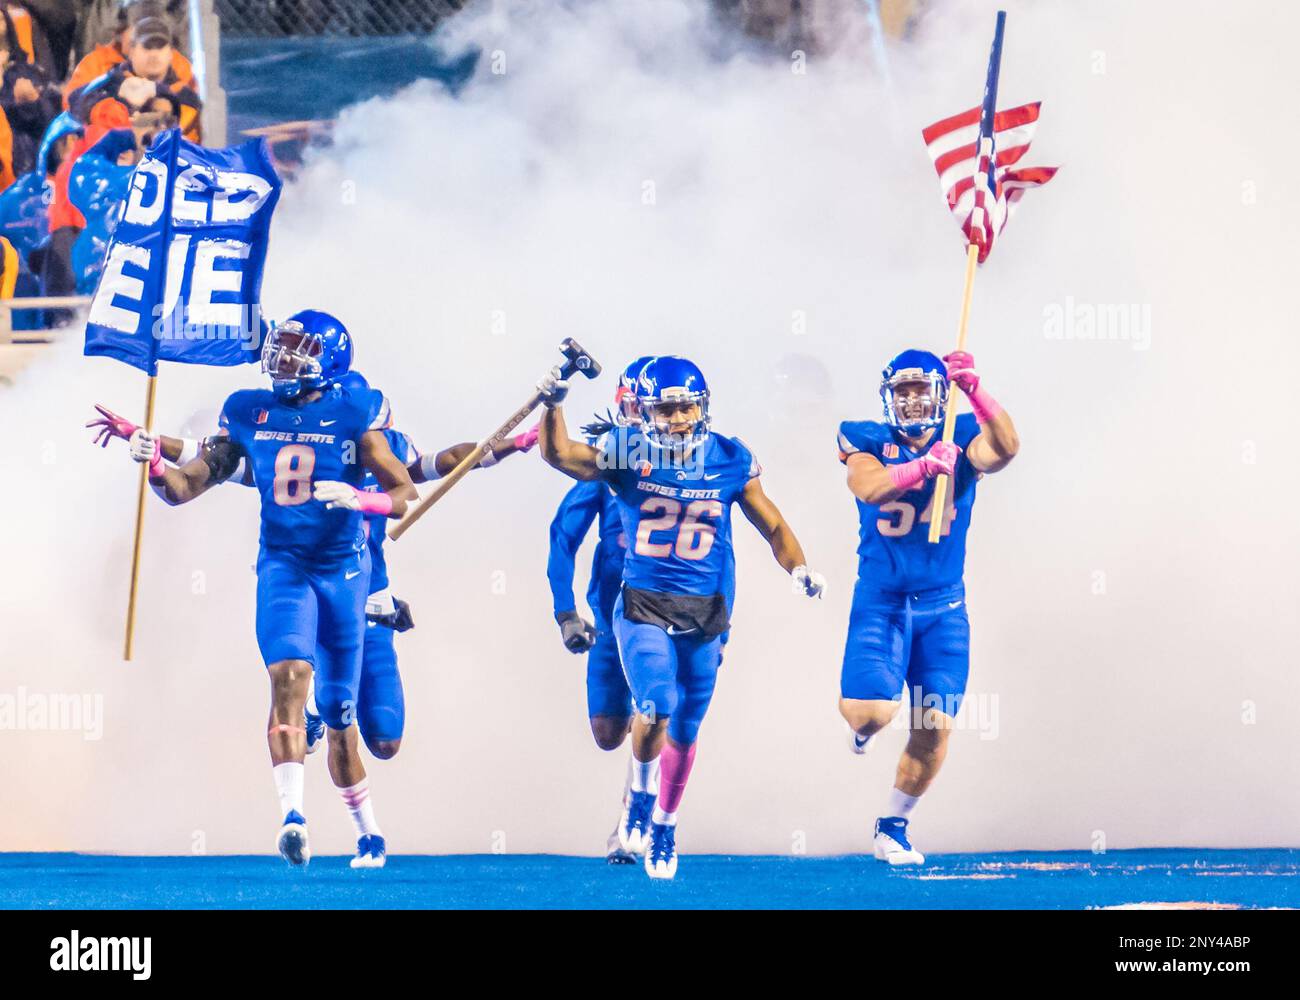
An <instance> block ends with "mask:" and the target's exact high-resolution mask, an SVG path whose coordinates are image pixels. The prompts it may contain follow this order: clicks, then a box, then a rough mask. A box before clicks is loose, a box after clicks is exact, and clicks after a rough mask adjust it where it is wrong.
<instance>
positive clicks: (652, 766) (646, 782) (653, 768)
mask: <svg viewBox="0 0 1300 1000" xmlns="http://www.w3.org/2000/svg"><path fill="white" fill-rule="evenodd" d="M631 766H632V785H631V788H632V791H634V792H649V793H650V794H651V795H658V794H659V758H658V757H656V758H655V759H654V760H647V761H639V760H637V759H636V757H633V758H632V764H631Z"/></svg>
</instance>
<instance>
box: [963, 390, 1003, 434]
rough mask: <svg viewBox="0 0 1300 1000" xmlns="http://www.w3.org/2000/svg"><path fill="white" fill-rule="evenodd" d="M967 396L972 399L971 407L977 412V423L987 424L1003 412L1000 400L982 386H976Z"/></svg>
mask: <svg viewBox="0 0 1300 1000" xmlns="http://www.w3.org/2000/svg"><path fill="white" fill-rule="evenodd" d="M966 398H967V399H969V400H970V408H971V409H972V410H973V411H974V412H975V422H976V423H977V424H980V425H983V424H987V423H988V422H989V421H990V420H992V419H993V418H994V417H996V416H997V415H998V414H999V413H1001V412H1002V407H1001V406H999V405H998V401H997V400H996V399H994V398H993V397H992V396H990V395H989V394H988V393H987V392H986V391H985V390H984V389H983V388H982V387H980V386H976V387H975V391H974V392H972V393H971V394H970V395H968V396H967V397H966Z"/></svg>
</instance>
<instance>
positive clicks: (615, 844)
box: [605, 826, 636, 865]
mask: <svg viewBox="0 0 1300 1000" xmlns="http://www.w3.org/2000/svg"><path fill="white" fill-rule="evenodd" d="M620 829H622V827H621V826H620V827H615V828H614V830H613V831H611V833H610V835H609V837H608V838H607V839H606V840H605V860H606V861H608V862H609V863H610V864H611V865H634V864H636V855H635V854H633V853H632V852H631V851H625V850H623V844H622V842H621V841H620V840H619V836H618V833H619V830H620Z"/></svg>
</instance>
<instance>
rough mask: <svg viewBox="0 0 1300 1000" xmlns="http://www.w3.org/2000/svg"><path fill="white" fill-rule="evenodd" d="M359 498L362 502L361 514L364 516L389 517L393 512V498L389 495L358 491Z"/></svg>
mask: <svg viewBox="0 0 1300 1000" xmlns="http://www.w3.org/2000/svg"><path fill="white" fill-rule="evenodd" d="M357 496H358V497H359V498H360V500H361V513H363V514H383V515H384V516H385V517H387V516H388V515H389V514H391V513H392V512H393V498H392V497H390V496H389V495H388V494H387V493H370V492H368V491H366V490H357Z"/></svg>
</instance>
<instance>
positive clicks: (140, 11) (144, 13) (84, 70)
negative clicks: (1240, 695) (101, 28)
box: [63, 0, 198, 108]
mask: <svg viewBox="0 0 1300 1000" xmlns="http://www.w3.org/2000/svg"><path fill="white" fill-rule="evenodd" d="M153 18H157V19H161V20H162V21H163V22H164V23H165V24H167V25H168V27H169V29H170V21H169V19H168V17H167V8H166V4H164V3H162V2H161V0H136V2H135V3H132V4H130V5H128V6H123V7H122V8H121V10H120V11H119V12H118V21H117V24H118V28H117V34H116V35H115V36H114V37H113V41H112V42H110V43H108V44H107V45H98V46H96V47H95V48H94V49H92V50H91V51H90V52H88V53H87V54H86V55H85V57H84V58H83V59H82V60H81V62H79V63H77V68H76V69H74V70H73V71H72V76H71V77H70V78H69V80H68V85H67V87H66V88H65V89H64V93H65V95H67V96H65V97H64V101H63V106H64V107H65V108H67V107H69V103H68V97H69V96H71V94H72V92H73V91H75V90H79V89H80V88H82V87H84V86H85V85H86V84H88V83H90V82H91V81H92V80H96V79H98V78H99V77H101V76H103V75H104V74H105V73H107V72H108V71H109V70H110V69H112V68H113V67H114V66H117V65H119V64H121V63H124V62H126V60H127V53H128V52H129V51H130V49H131V42H132V36H133V34H134V28H135V24H136V23H137V22H138V21H142V20H146V19H153ZM172 72H174V73H175V74H176V79H177V81H178V82H179V83H180V84H181V86H182V87H187V88H189V89H190V90H197V89H198V85H197V84H196V83H195V82H194V67H193V66H192V65H191V64H190V61H189V60H188V59H186V58H185V55H184V54H183V53H182V52H181V51H180V50H179V49H176V48H173V49H172Z"/></svg>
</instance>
